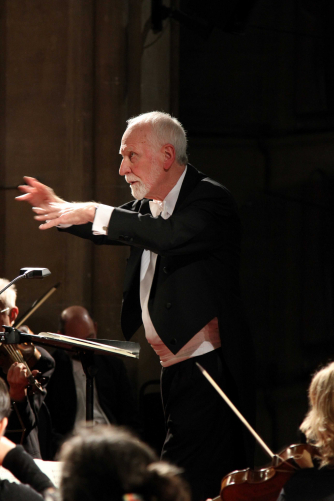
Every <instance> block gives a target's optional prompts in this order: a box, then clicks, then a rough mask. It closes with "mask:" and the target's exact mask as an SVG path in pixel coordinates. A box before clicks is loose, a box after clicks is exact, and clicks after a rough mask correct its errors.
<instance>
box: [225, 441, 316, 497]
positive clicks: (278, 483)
mask: <svg viewBox="0 0 334 501" xmlns="http://www.w3.org/2000/svg"><path fill="white" fill-rule="evenodd" d="M317 455H318V449H317V448H316V447H314V446H312V445H310V444H296V445H290V446H289V447H287V448H286V449H284V450H283V451H282V452H280V453H279V454H278V455H277V456H274V458H273V460H272V464H271V465H270V466H268V467H267V468H261V469H258V470H252V469H250V468H247V469H245V470H237V471H234V472H232V473H229V474H228V475H226V476H225V477H224V478H223V480H222V482H221V490H220V499H221V500H222V501H236V500H238V501H244V500H245V501H246V500H247V501H276V500H277V498H278V496H279V493H280V492H281V489H282V487H283V486H284V485H285V483H286V482H287V481H288V480H289V478H290V477H291V476H292V475H293V474H294V473H295V472H296V471H297V470H299V469H301V468H313V467H314V465H313V461H312V458H313V457H315V456H317Z"/></svg>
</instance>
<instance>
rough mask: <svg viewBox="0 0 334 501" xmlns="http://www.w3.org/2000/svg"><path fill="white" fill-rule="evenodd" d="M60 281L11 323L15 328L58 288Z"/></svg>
mask: <svg viewBox="0 0 334 501" xmlns="http://www.w3.org/2000/svg"><path fill="white" fill-rule="evenodd" d="M59 285H60V282H58V283H57V284H56V285H53V286H52V287H51V288H50V289H49V290H48V291H47V292H46V293H45V294H43V296H42V297H40V298H39V299H37V300H36V301H35V302H34V303H33V304H32V306H31V307H30V308H29V309H28V310H27V311H26V312H25V313H24V314H23V315H22V317H21V318H19V319H18V320H17V321H16V322H15V323H14V325H13V327H16V328H17V329H18V328H19V327H21V325H22V324H23V323H24V322H25V321H26V320H27V319H28V318H29V317H30V315H32V314H33V313H34V312H35V311H36V310H37V309H38V308H39V307H40V306H41V305H42V304H43V303H44V301H46V300H47V299H49V297H50V296H51V295H52V294H53V293H54V292H55V291H56V290H57V289H58V287H59Z"/></svg>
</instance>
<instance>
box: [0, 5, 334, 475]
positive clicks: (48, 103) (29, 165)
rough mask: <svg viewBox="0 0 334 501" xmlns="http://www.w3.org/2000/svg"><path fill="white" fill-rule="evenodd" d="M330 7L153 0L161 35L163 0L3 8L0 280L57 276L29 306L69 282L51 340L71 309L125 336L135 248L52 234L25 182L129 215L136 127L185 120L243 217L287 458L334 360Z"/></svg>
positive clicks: (56, 300)
mask: <svg viewBox="0 0 334 501" xmlns="http://www.w3.org/2000/svg"><path fill="white" fill-rule="evenodd" d="M331 3H332V2H330V1H329V0H328V1H320V0H317V1H316V0H314V1H312V0H308V1H307V0H304V1H302V0H280V1H278V0H276V1H275V0H259V1H246V0H244V1H240V2H237V1H235V0H220V1H218V0H217V1H216V0H206V1H205V2H203V1H197V0H188V1H186V0H184V1H181V2H176V1H171V2H168V1H167V0H165V2H164V7H165V9H164V8H162V4H161V2H154V6H155V7H156V8H157V10H158V11H159V9H161V12H162V17H164V14H167V15H168V16H170V17H167V18H166V19H163V20H162V21H161V28H162V30H161V31H160V28H159V26H157V25H154V30H152V24H151V5H152V4H151V1H150V0H143V2H139V1H137V0H62V1H61V0H58V1H53V2H44V1H42V0H10V1H9V0H7V1H6V0H0V44H1V45H0V47H1V48H0V113H1V115H0V145H1V147H0V169H1V170H0V174H1V178H0V188H1V189H0V197H1V203H0V224H1V240H0V275H1V276H5V277H7V278H9V279H12V278H14V277H15V276H17V275H18V271H19V269H20V268H21V267H24V266H47V267H48V268H49V269H50V270H51V272H52V278H48V279H47V280H45V281H43V282H36V281H33V282H32V281H22V282H19V283H18V306H19V307H20V309H21V311H24V310H25V309H27V308H28V307H29V306H30V305H31V303H32V302H33V301H34V300H35V299H36V298H37V297H39V296H40V295H41V294H42V293H43V292H45V291H46V290H47V289H48V288H49V287H51V285H53V283H56V282H58V281H60V282H61V286H60V288H59V290H58V291H57V292H56V293H55V294H54V295H53V296H52V297H51V298H50V300H49V301H48V303H47V304H45V305H44V306H43V307H42V308H40V310H38V312H36V314H35V315H34V317H32V318H31V321H30V324H29V325H30V327H31V328H32V329H33V330H34V331H35V332H37V333H38V332H42V331H52V332H54V331H55V330H56V329H57V323H58V320H57V319H58V315H59V313H60V312H61V310H62V309H63V308H64V307H66V306H69V305H70V304H82V305H84V306H86V307H87V308H89V309H90V311H91V312H92V314H93V316H94V317H95V318H96V319H97V321H98V323H99V326H100V327H99V328H100V331H99V336H100V337H107V338H115V339H121V338H122V334H121V331H120V324H119V312H120V304H121V290H122V277H123V271H124V266H125V258H126V257H127V251H126V250H125V249H109V248H108V249H105V248H97V249H96V248H93V247H92V246H91V244H90V243H88V242H81V241H79V240H78V239H74V238H71V236H69V235H59V234H58V233H57V232H56V231H53V230H50V231H47V232H40V231H39V230H38V228H37V224H36V223H35V222H34V221H33V219H32V217H31V211H30V208H29V207H28V206H25V205H23V204H22V205H20V204H19V203H17V202H14V200H13V199H14V196H15V195H16V194H17V193H16V186H17V185H18V184H19V183H20V182H21V180H22V176H23V175H32V176H37V177H38V178H39V179H40V180H42V181H43V182H45V183H46V184H48V185H50V186H52V187H54V189H55V191H56V192H57V193H58V194H59V195H60V196H62V197H64V198H65V199H68V200H89V199H94V200H98V201H102V202H104V203H107V204H108V203H109V204H112V205H117V204H120V203H123V202H125V201H127V200H129V198H130V197H129V190H128V187H127V186H126V185H125V183H124V181H122V180H121V179H120V178H119V176H118V165H119V157H118V148H119V143H120V140H121V136H122V133H123V131H124V128H125V125H126V124H125V120H126V119H127V118H128V117H129V116H132V115H134V114H138V113H140V112H146V111H151V110H154V109H160V110H164V111H169V112H171V113H173V114H174V115H176V116H178V117H179V119H180V120H181V122H182V123H183V124H184V126H185V128H186V130H187V131H188V137H189V154H190V155H189V156H190V161H191V163H193V164H194V165H195V166H196V167H197V168H198V169H200V170H202V171H204V172H205V173H207V174H208V175H210V176H212V177H214V178H216V179H217V180H218V181H220V182H222V183H223V184H224V185H226V186H227V187H228V188H229V189H230V190H231V192H232V193H233V194H234V196H235V198H236V200H237V202H238V205H239V208H240V215H241V218H242V223H243V245H242V267H241V281H242V286H243V299H244V304H245V308H246V311H247V314H248V318H249V323H250V326H251V330H252V334H253V337H254V341H255V346H256V355H257V381H258V397H257V398H258V421H257V430H258V431H259V433H260V434H261V435H262V437H263V438H264V439H265V440H266V441H267V443H268V445H269V446H270V447H271V448H272V450H274V451H275V452H278V451H279V450H280V449H281V448H283V447H285V446H287V445H289V444H291V443H294V442H297V441H298V440H299V436H298V426H299V424H300V422H301V420H302V419H303V416H304V414H305V412H306V410H307V387H308V384H309V382H310V378H311V375H312V373H313V372H314V371H315V370H316V369H317V368H318V367H319V366H320V365H321V364H325V363H326V362H327V361H328V360H331V359H332V358H333V355H334V340H333V237H332V235H333V187H334V186H333V174H334V162H333V159H334V144H333V139H334V86H333V83H334V69H333V68H334V67H333V56H334V50H333V49H334V46H333V43H334V35H333V33H334V32H333V26H332V24H333V15H332V7H331ZM167 8H168V9H172V10H169V11H167V10H166V9H167ZM155 12H156V10H155ZM180 12H181V13H182V15H181V14H180ZM155 15H156V14H155ZM158 18H159V16H158ZM176 18H178V20H176ZM156 19H157V18H155V21H156ZM180 21H181V22H180ZM158 24H159V23H158ZM136 340H138V341H140V342H141V344H142V356H141V359H140V361H139V363H137V362H133V361H131V362H129V363H128V370H129V372H130V375H131V378H132V380H133V383H134V385H135V387H136V388H137V390H138V392H139V390H140V388H141V387H142V385H143V384H144V383H145V382H147V381H149V380H152V379H156V378H157V377H158V374H159V364H158V362H157V360H156V357H155V355H154V354H153V353H152V351H151V350H150V348H148V347H147V345H146V344H145V340H143V333H142V332H139V333H138V335H137V337H136ZM242 349H243V348H242V346H240V350H242ZM264 461H265V458H264V456H263V455H262V453H261V452H260V451H258V453H257V463H258V464H259V465H260V464H262V463H263V462H264Z"/></svg>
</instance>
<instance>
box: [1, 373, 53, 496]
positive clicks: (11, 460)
mask: <svg viewBox="0 0 334 501" xmlns="http://www.w3.org/2000/svg"><path fill="white" fill-rule="evenodd" d="M10 410H11V402H10V398H9V394H8V389H7V386H6V383H5V382H4V380H3V379H1V378H0V465H2V466H3V467H4V468H6V469H7V470H9V471H10V472H11V473H12V474H13V475H14V476H15V477H16V478H17V479H18V480H20V482H22V484H17V483H15V482H10V481H8V480H1V474H0V499H1V501H14V500H15V501H42V500H43V499H45V497H46V496H48V495H49V494H52V493H54V492H55V487H54V485H53V484H52V482H51V480H50V479H49V478H48V477H47V476H46V475H45V474H44V473H43V472H42V471H41V470H40V469H39V468H38V466H37V465H36V463H35V461H34V460H33V459H32V457H31V456H30V455H29V454H27V452H25V450H24V449H23V447H21V446H20V445H15V444H14V443H13V442H11V441H10V440H9V439H8V438H6V437H4V436H3V434H4V432H5V429H6V426H7V423H8V416H9V415H10ZM23 484H25V485H23Z"/></svg>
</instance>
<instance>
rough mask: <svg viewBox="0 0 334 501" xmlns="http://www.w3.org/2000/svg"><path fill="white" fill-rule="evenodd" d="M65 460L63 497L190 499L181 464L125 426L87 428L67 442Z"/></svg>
mask: <svg viewBox="0 0 334 501" xmlns="http://www.w3.org/2000/svg"><path fill="white" fill-rule="evenodd" d="M60 460H62V461H64V464H63V474H62V480H61V487H60V490H61V499H62V501H130V500H142V501H189V500H190V497H189V493H188V488H187V486H186V485H185V483H184V482H183V480H181V478H179V476H178V475H179V473H180V470H179V469H178V468H176V467H174V466H171V465H169V464H168V463H164V462H159V461H158V458H157V457H156V455H155V453H154V452H153V451H152V450H151V449H150V448H149V447H148V446H147V445H145V444H144V443H143V442H141V441H140V440H139V439H138V438H136V437H134V436H133V435H131V434H130V433H129V432H127V431H125V430H123V429H121V428H116V427H114V426H103V425H100V426H96V427H94V428H92V429H90V430H89V429H82V430H81V431H80V432H79V433H78V435H76V436H75V437H73V438H71V439H70V440H69V441H67V442H65V444H64V445H63V446H62V449H61V453H60Z"/></svg>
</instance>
